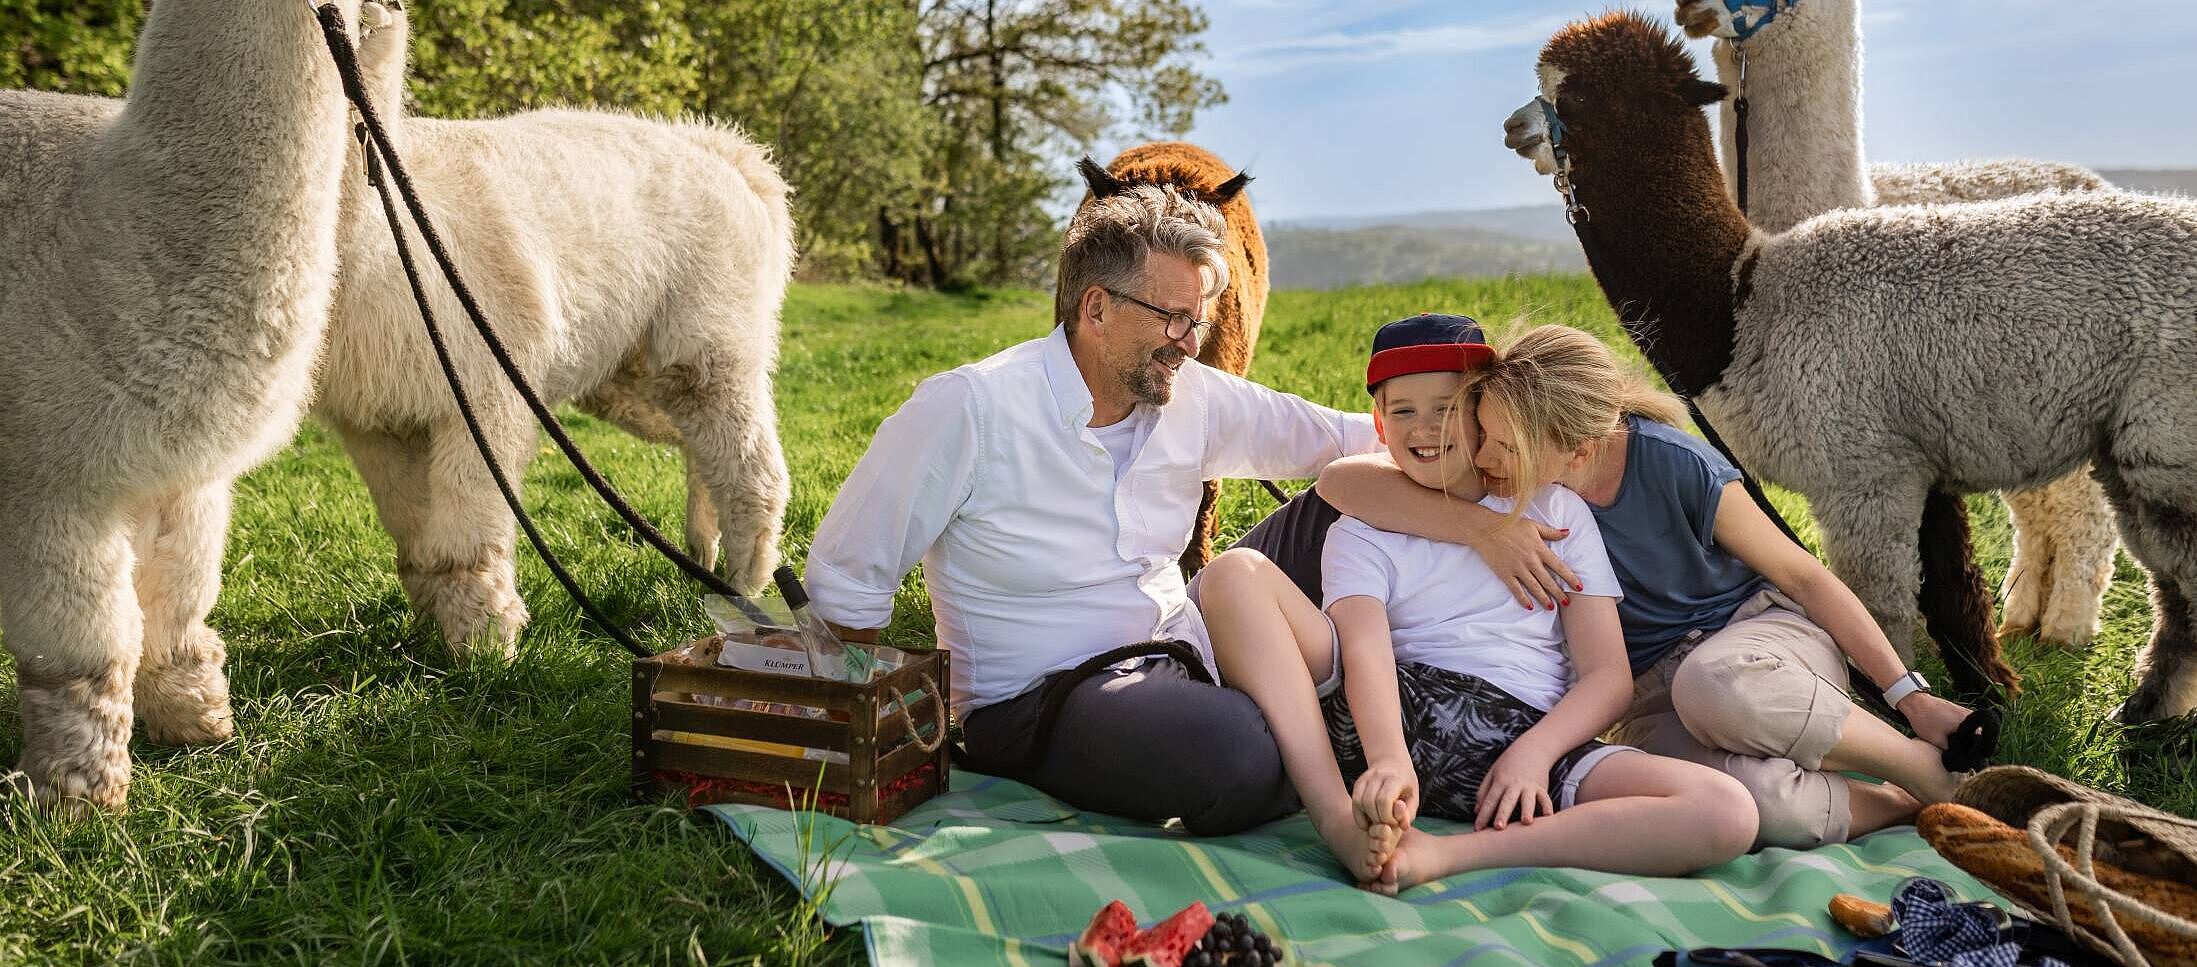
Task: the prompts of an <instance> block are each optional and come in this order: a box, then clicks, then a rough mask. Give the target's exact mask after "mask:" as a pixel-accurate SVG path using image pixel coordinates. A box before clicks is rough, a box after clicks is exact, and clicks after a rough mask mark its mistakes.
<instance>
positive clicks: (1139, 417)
mask: <svg viewBox="0 0 2197 967" xmlns="http://www.w3.org/2000/svg"><path fill="white" fill-rule="evenodd" d="M1145 412H1146V411H1145V409H1144V408H1143V407H1138V408H1137V409H1136V410H1135V411H1133V412H1131V413H1130V415H1129V416H1127V417H1124V418H1122V419H1120V420H1117V421H1115V422H1114V425H1112V426H1094V427H1092V428H1091V435H1092V436H1095V437H1098V442H1099V445H1100V446H1102V447H1105V448H1106V455H1107V456H1110V457H1113V458H1114V479H1115V480H1120V479H1121V475H1122V474H1125V473H1128V472H1129V461H1130V460H1131V459H1133V458H1135V457H1136V455H1137V441H1138V438H1140V437H1142V436H1143V435H1144V428H1145V427H1146V426H1148V425H1150V424H1151V422H1152V421H1151V420H1148V419H1145Z"/></svg>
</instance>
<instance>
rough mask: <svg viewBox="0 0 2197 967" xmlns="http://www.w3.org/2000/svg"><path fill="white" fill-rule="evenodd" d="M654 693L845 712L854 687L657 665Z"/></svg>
mask: <svg viewBox="0 0 2197 967" xmlns="http://www.w3.org/2000/svg"><path fill="white" fill-rule="evenodd" d="M655 690H656V691H659V692H701V693H703V694H707V695H721V696H724V697H726V698H747V699H754V700H756V701H759V702H784V703H786V704H788V705H809V706H813V707H816V708H821V709H829V710H831V711H835V712H844V711H846V710H847V704H848V702H849V701H850V700H851V699H852V697H853V694H854V686H852V685H849V684H847V683H845V682H834V681H828V680H826V679H822V678H808V677H806V676H801V675H772V674H768V673H765V672H749V671H741V670H739V669H737V668H717V667H696V666H691V665H661V670H659V671H658V672H657V673H656V689H655Z"/></svg>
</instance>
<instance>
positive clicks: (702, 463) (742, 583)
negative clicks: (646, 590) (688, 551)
mask: <svg viewBox="0 0 2197 967" xmlns="http://www.w3.org/2000/svg"><path fill="white" fill-rule="evenodd" d="M653 393H654V396H655V399H656V405H657V406H658V407H660V408H661V409H662V410H663V411H664V413H665V414H667V415H669V416H670V417H671V420H672V422H673V423H676V424H678V426H679V434H680V437H681V439H682V440H683V441H684V442H685V445H686V454H687V465H688V467H690V468H692V470H690V476H689V478H688V480H689V487H690V488H691V487H692V485H693V484H692V481H693V480H694V479H695V477H696V476H698V477H699V478H700V479H701V481H702V482H703V483H704V484H705V485H706V486H707V488H708V491H709V494H710V496H711V499H713V500H714V501H715V502H716V504H717V516H718V522H719V528H718V529H719V530H721V531H722V533H723V538H722V544H723V547H724V567H723V573H724V575H725V578H726V580H728V581H730V582H732V584H733V586H735V587H738V588H740V589H742V590H750V589H754V588H760V587H762V586H763V584H764V583H765V582H767V581H769V580H770V573H771V569H772V568H773V567H775V566H777V563H778V534H779V527H780V525H781V522H782V520H783V518H784V515H785V511H786V500H787V498H788V496H789V492H790V491H791V489H792V485H791V483H790V482H789V481H788V479H787V475H786V458H785V454H784V452H783V451H781V450H780V449H779V443H778V410H777V406H776V404H775V403H773V402H772V399H771V387H770V371H769V368H768V364H767V361H766V360H762V359H757V358H755V357H754V356H753V355H752V354H750V353H744V352H737V351H735V350H733V349H731V348H728V347H726V346H724V345H717V346H713V347H711V348H710V349H708V350H706V351H704V352H703V353H701V354H700V355H698V356H695V357H693V358H690V359H687V360H684V361H681V362H677V363H673V364H671V365H669V366H666V367H664V368H663V369H662V371H660V372H659V373H658V374H657V376H656V379H655V381H654V383H653ZM689 498H690V501H689V507H690V508H691V507H692V493H691V491H690V493H689ZM693 523H694V517H693V515H692V514H691V513H690V514H689V525H690V529H689V532H688V534H689V539H692V538H693V536H694V530H693V529H692V525H693Z"/></svg>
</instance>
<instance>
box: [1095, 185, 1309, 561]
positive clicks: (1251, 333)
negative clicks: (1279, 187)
mask: <svg viewBox="0 0 2197 967" xmlns="http://www.w3.org/2000/svg"><path fill="white" fill-rule="evenodd" d="M1077 169H1078V170H1079V171H1081V172H1082V173H1083V181H1084V184H1085V185H1086V186H1088V187H1089V188H1090V191H1089V192H1088V193H1087V194H1085V195H1084V198H1083V204H1085V205H1088V204H1090V203H1091V200H1092V199H1093V198H1104V197H1106V196H1108V195H1112V194H1114V193H1116V192H1119V191H1121V190H1122V189H1124V188H1131V187H1135V186H1137V185H1169V186H1172V187H1175V188H1181V189H1187V190H1188V191H1190V192H1192V193H1194V194H1195V195H1196V196H1197V197H1198V198H1199V199H1200V200H1202V201H1204V202H1206V203H1207V204H1210V205H1212V206H1213V207H1215V208H1218V209H1220V211H1221V217H1222V218H1223V219H1226V220H1227V222H1228V238H1227V249H1228V253H1227V255H1228V288H1226V289H1223V290H1221V294H1220V295H1218V296H1215V297H1214V298H1213V308H1212V310H1211V311H1212V313H1213V336H1212V338H1211V339H1208V340H1207V341H1206V343H1205V345H1203V346H1200V347H1199V348H1198V362H1201V363H1204V364H1205V365H1207V366H1212V367H1214V368H1216V369H1221V370H1226V371H1227V372H1231V373H1234V374H1236V375H1238V376H1242V375H1244V374H1246V373H1248V372H1250V370H1251V350H1252V348H1253V347H1254V346H1256V345H1257V344H1258V342H1259V322H1260V320H1261V319H1264V318H1265V316H1266V292H1267V278H1266V240H1265V239H1264V238H1262V237H1260V235H1259V219H1258V216H1256V215H1254V214H1252V212H1251V199H1250V198H1247V197H1245V196H1244V193H1243V189H1244V185H1246V184H1248V183H1249V182H1250V181H1251V176H1250V175H1247V174H1243V173H1240V172H1237V171H1235V170H1234V169H1231V168H1229V167H1228V165H1226V164H1223V163H1222V162H1221V159H1220V158H1218V157H1215V156H1214V154H1213V153H1212V152H1210V151H1207V150H1205V149H1204V148H1201V147H1198V146H1197V145H1194V144H1189V143H1187V142H1183V141H1155V142H1153V143H1151V144H1140V145H1138V146H1136V147H1134V148H1130V149H1129V150H1127V151H1124V152H1122V153H1121V154H1120V155H1119V156H1117V157H1116V158H1114V161H1113V163H1112V164H1109V165H1107V166H1106V167H1105V168H1100V167H1099V166H1098V165H1096V164H1094V163H1092V162H1091V161H1090V159H1088V158H1086V159H1084V161H1083V163H1082V164H1080V165H1078V166H1077ZM1220 493H1221V485H1220V482H1219V481H1217V480H1208V481H1206V483H1205V499H1204V500H1203V501H1201V502H1199V504H1198V524H1197V527H1196V529H1194V530H1192V531H1191V533H1190V546H1189V547H1188V548H1186V549H1184V550H1183V552H1182V568H1183V572H1184V573H1185V574H1188V573H1190V572H1193V571H1196V570H1197V569H1199V568H1201V567H1204V566H1205V562H1206V561H1209V560H1211V559H1212V558H1213V527H1214V522H1215V519H1216V518H1217V517H1218V516H1219V506H1218V505H1219V501H1220Z"/></svg>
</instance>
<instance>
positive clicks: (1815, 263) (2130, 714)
mask: <svg viewBox="0 0 2197 967" xmlns="http://www.w3.org/2000/svg"><path fill="white" fill-rule="evenodd" d="M1540 75H1541V95H1542V97H1541V99H1540V100H1537V101H1536V102H1535V103H1532V104H1528V105H1527V106H1526V107H1524V108H1521V109H1520V110H1519V111H1518V112H1517V113H1515V114H1513V115H1512V116H1511V120H1510V122H1509V124H1508V125H1507V127H1508V129H1509V135H1508V137H1507V138H1506V139H1505V140H1506V143H1507V144H1509V145H1510V146H1511V147H1513V148H1515V149H1516V150H1518V151H1519V153H1521V154H1523V155H1526V156H1528V157H1530V158H1532V159H1533V161H1534V165H1535V168H1536V169H1537V170H1540V171H1542V172H1544V173H1550V172H1554V171H1556V170H1557V169H1558V162H1557V159H1556V156H1555V153H1554V151H1552V149H1551V146H1550V143H1549V127H1550V126H1549V125H1548V124H1547V123H1546V121H1545V119H1544V115H1543V113H1542V112H1543V101H1545V102H1546V103H1547V104H1552V105H1554V107H1553V111H1554V112H1555V113H1556V114H1557V115H1559V116H1560V119H1561V122H1562V124H1563V148H1564V149H1565V151H1566V152H1567V156H1568V167H1567V173H1568V175H1569V179H1570V184H1571V185H1572V186H1573V187H1574V189H1575V190H1576V192H1577V200H1578V202H1579V203H1580V204H1582V205H1584V206H1585V207H1586V210H1587V212H1588V213H1589V214H1588V216H1587V234H1586V236H1585V237H1586V238H1587V239H1588V240H1589V245H1588V249H1589V252H1588V254H1589V259H1590V263H1591V264H1592V266H1593V268H1594V273H1595V277H1596V280H1597V281H1598V282H1599V283H1600V284H1601V286H1602V289H1603V294H1604V295H1605V296H1606V297H1607V298H1608V300H1609V302H1610V304H1611V306H1612V307H1613V308H1615V309H1616V310H1617V311H1618V313H1619V315H1620V316H1621V318H1622V322H1623V324H1624V326H1625V328H1626V330H1627V332H1628V333H1629V334H1630V335H1631V336H1632V338H1633V339H1634V341H1635V342H1636V343H1637V344H1639V345H1640V346H1641V347H1642V349H1643V351H1644V352H1646V354H1647V355H1648V357H1649V359H1650V360H1651V361H1652V362H1654V363H1655V364H1656V366H1657V368H1658V369H1661V370H1663V371H1664V372H1666V373H1670V374H1672V375H1673V377H1674V382H1676V383H1678V384H1680V385H1683V386H1685V387H1688V388H1690V389H1691V390H1692V391H1694V392H1696V393H1698V394H1699V396H1698V401H1699V403H1700V405H1701V408H1702V410H1703V412H1705V413H1706V414H1707V415H1708V417H1709V418H1710V420H1711V421H1713V422H1714V423H1715V425H1716V427H1717V429H1718V430H1719V431H1720V432H1721V433H1722V434H1723V436H1724V437H1725V438H1726V440H1728V441H1729V442H1730V444H1731V446H1732V449H1733V451H1734V452H1735V453H1738V454H1740V455H1742V457H1743V458H1744V459H1745V460H1746V461H1748V462H1749V463H1750V464H1751V465H1752V466H1753V467H1754V469H1756V470H1758V471H1760V472H1761V473H1762V475H1763V476H1764V477H1766V478H1768V479H1770V480H1773V481H1776V482H1778V483H1781V484H1784V485H1785V486H1787V487H1791V488H1792V489H1794V490H1797V491H1799V492H1801V493H1802V494H1804V495H1806V496H1807V497H1808V499H1809V501H1810V504H1811V506H1812V508H1813V509H1814V511H1815V516H1816V522H1817V524H1818V525H1819V526H1820V528H1821V531H1822V534H1823V541H1824V548H1825V551H1826V553H1827V556H1828V557H1829V559H1830V565H1831V567H1832V569H1833V570H1834V571H1836V572H1837V573H1838V575H1839V577H1840V578H1841V579H1843V580H1844V581H1846V583H1847V584H1848V585H1849V586H1851V587H1852V588H1853V589H1854V591H1855V593H1856V594H1857V595H1859V596H1860V598H1861V599H1862V601H1863V602H1864V603H1866V604H1867V605H1868V606H1869V607H1870V609H1871V611H1872V612H1874V613H1875V614H1876V616H1877V618H1878V620H1879V621H1882V622H1884V623H1885V624H1886V625H1887V627H1888V628H1890V629H1891V630H1892V631H1893V633H1894V638H1893V640H1894V641H1901V640H1911V639H1912V637H1913V631H1914V623H1913V619H1912V618H1911V617H1905V616H1906V615H1907V614H1908V613H1909V612H1910V609H1911V608H1912V605H1913V603H1914V601H1915V594H1916V589H1917V587H1918V586H1919V584H1920V575H1921V562H1920V558H1919V555H1918V553H1917V547H1916V541H1915V534H1916V532H1917V528H1918V524H1919V522H1920V520H1921V519H1922V517H1923V513H1924V506H1925V503H1926V501H1927V500H1928V499H1930V498H1929V497H1928V494H1929V493H1930V492H1931V491H1932V490H1934V489H1937V490H1943V491H1945V492H1950V493H1961V492H1973V491H1976V490H1983V489H2008V488H2019V487H2025V486H2034V485H2036V484H2039V483H2042V482H2045V481H2048V480H2052V479H2055V478H2057V477H2059V476H2061V475H2064V474H2065V473H2067V471H2068V470H2069V469H2070V468H2071V467H2073V466H2075V465H2077V464H2079V463H2081V462H2082V461H2083V460H2085V459H2088V460H2091V461H2092V464H2093V466H2094V467H2095V469H2096V472H2097V474H2098V477H2099V479H2100V482H2101V483H2103V484H2104V485H2105V490H2106V493H2107V495H2108V496H2109V497H2110V498H2111V500H2112V501H2113V504H2114V509H2115V511H2116V514H2117V516H2118V519H2119V523H2120V528H2121V534H2122V537H2123V538H2124V539H2125V540H2126V541H2127V543H2128V548H2129V551H2130V553H2131V554H2132V555H2134V556H2135V557H2136V559H2137V560H2139V561H2141V562H2142V563H2143V564H2144V566H2145V567H2146V568H2147V569H2149V570H2150V572H2151V574H2152V579H2153V605H2154V615H2155V621H2156V624H2155V626H2154V632H2153V636H2152V640H2151V643H2150V645H2149V646H2148V647H2147V648H2146V649H2145V650H2144V652H2143V654H2142V655H2141V656H2140V657H2139V659H2138V662H2137V665H2138V668H2137V671H2138V673H2139V678H2140V680H2139V682H2138V684H2137V687H2136V690H2135V693H2134V694H2133V695H2131V696H2130V697H2129V699H2128V701H2127V702H2126V703H2125V704H2124V705H2123V706H2122V715H2123V717H2124V718H2125V719H2128V720H2135V721H2141V720H2148V719H2155V718H2161V717H2166V716H2172V715H2178V714H2181V713H2184V712H2188V711H2190V710H2191V709H2192V708H2197V633H2193V630H2192V627H2191V620H2192V611H2193V607H2192V605H2193V603H2197V601H2193V598H2197V512H2193V511H2197V386H2192V384H2191V382H2190V376H2189V374H2190V373H2192V372H2197V202H2191V201H2187V200H2176V199H2168V198H2154V197H2147V196H2141V195H2134V194H2124V193H2121V192H2110V191H2107V192H2078V193H2066V194H2040V195H2027V196H2022V197H2019V198H2013V199H2005V200H2001V201H1995V202H1975V203H1967V204H1956V205H1936V206H1909V207H1897V208H1870V209H1847V210H1842V211H1837V212H1832V213H1829V214H1826V215H1821V216H1818V217H1816V218H1813V219H1809V220H1808V221H1805V222H1802V223H1801V224H1800V225H1798V226H1795V227H1794V228H1792V229H1791V230H1789V231H1786V232H1783V233H1779V234H1774V235H1769V234H1764V233H1762V232H1760V231H1758V230H1755V229H1754V228H1752V227H1751V226H1750V225H1749V224H1748V223H1747V221H1746V219H1745V218H1744V217H1742V216H1741V215H1740V213H1739V210H1738V208H1737V207H1736V206H1735V205H1734V204H1733V201H1732V198H1731V195H1730V193H1729V192H1728V190H1727V189H1726V188H1725V186H1724V184H1723V175H1722V173H1721V172H1720V170H1719V167H1718V165H1717V163H1716V157H1715V151H1714V146H1713V144H1712V143H1711V141H1710V136H1709V129H1708V121H1707V118H1706V117H1704V116H1703V114H1702V112H1701V111H1700V107H1701V106H1703V105H1706V104H1712V103H1715V102H1717V101H1718V100H1721V99H1722V98H1723V97H1724V95H1725V93H1726V92H1725V90H1724V88H1723V87H1722V85H1718V84H1714V83H1710V82H1707V81H1703V80H1701V79H1700V78H1699V77H1697V76H1696V75H1695V74H1694V70H1693V63H1692V60H1691V59H1690V58H1688V57H1687V56H1686V53H1685V50H1684V48H1683V47H1681V46H1680V45H1679V44H1678V43H1677V42H1676V41H1675V40H1674V39H1672V38H1671V37H1670V35H1669V34H1668V33H1667V32H1666V31H1664V30H1662V29H1660V28H1658V27H1656V26H1654V25H1653V24H1650V23H1649V22H1647V21H1646V20H1644V19H1642V18H1640V17H1639V16H1637V15H1633V14H1611V15H1608V16H1605V17H1601V18H1597V19H1596V20H1593V21H1590V22H1587V23H1583V24H1574V25H1572V26H1570V27H1567V28H1566V29H1564V30H1563V31H1562V32H1560V33H1558V34H1557V36H1556V37H1555V38H1554V39H1552V40H1551V41H1550V42H1549V44H1548V46H1547V47H1546V48H1544V50H1543V51H1542V54H1541V61H1540ZM1981 644H1982V645H1985V646H1989V648H1990V649H1991V650H1989V651H1986V652H1982V653H1978V654H1974V655H1970V656H1968V657H1969V658H1971V659H1972V660H1974V661H1975V662H1976V663H1977V664H1980V665H1985V666H1986V667H1989V664H1990V663H1995V662H1997V655H1996V651H1995V643H1993V642H1989V641H1986V642H1983V643H1981ZM1948 664H1955V662H1954V660H1953V658H1952V656H1949V658H1948Z"/></svg>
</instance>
